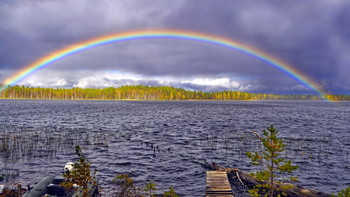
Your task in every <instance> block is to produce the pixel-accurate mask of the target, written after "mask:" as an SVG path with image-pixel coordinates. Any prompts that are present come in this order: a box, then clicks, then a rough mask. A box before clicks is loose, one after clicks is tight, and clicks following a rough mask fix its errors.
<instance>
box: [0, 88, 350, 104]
mask: <svg viewBox="0 0 350 197" xmlns="http://www.w3.org/2000/svg"><path fill="white" fill-rule="evenodd" d="M324 97H325V98H327V99H331V100H335V101H350V95H326V96H324ZM0 98H9V99H65V100H131V99H136V100H241V101H246V100H322V99H324V98H321V97H320V96H318V95H275V94H255V93H247V92H240V91H220V92H202V91H189V90H184V89H181V88H173V87H168V86H158V87H151V86H143V85H137V86H122V87H119V88H114V87H109V88H103V89H91V88H71V89H63V88H40V87H26V86H18V85H16V86H11V87H8V88H6V89H4V90H3V91H2V92H1V93H0Z"/></svg>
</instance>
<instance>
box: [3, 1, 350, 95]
mask: <svg viewBox="0 0 350 197" xmlns="http://www.w3.org/2000/svg"><path fill="white" fill-rule="evenodd" d="M349 8H350V2H349V1H347V0H334V1H295V0H287V1H280V0H271V1H253V0H244V1H243V0H242V1H231V0H224V1H219V2H218V1H211V0H201V1H152V2H150V1H110V0H104V1H83V0H75V1H73V0H64V1H56V0H49V1H44V2H43V1H37V0H29V1H1V3H0V21H1V22H0V23H1V25H0V43H1V46H0V69H1V70H2V71H3V72H4V68H7V69H13V70H15V69H20V68H22V67H24V66H25V65H27V64H29V63H31V62H32V61H34V60H35V59H37V58H39V57H42V56H44V55H46V54H49V53H50V52H52V51H55V50H58V49H60V48H62V47H65V46H68V45H70V44H72V43H76V42H80V41H83V40H86V39H89V38H93V37H97V36H101V35H106V34H110V33H115V32H125V31H128V30H134V29H167V28H170V29H186V30H191V31H199V32H205V33H210V34H215V35H221V36H224V37H227V38H231V39H235V40H238V41H240V42H242V43H246V44H249V45H251V46H254V47H256V48H259V49H261V50H263V51H265V52H267V53H269V54H272V55H273V56H275V57H278V58H280V59H282V60H284V61H286V62H288V63H289V64H291V65H292V66H293V67H295V68H297V69H298V70H300V71H301V72H302V73H304V74H305V75H306V76H309V77H311V78H313V79H314V80H315V81H316V82H318V83H320V84H321V85H322V86H324V87H325V88H326V89H328V90H331V91H334V92H337V91H338V92H348V93H349V86H350V79H349V75H350V69H348V64H349V62H350V59H349V57H348V54H349V53H350V47H349V46H350V38H349V37H348V35H350V30H349V28H348V27H349V25H350V24H349V23H350V22H349V21H350V20H348V19H349V18H350V14H349V13H350V12H349V11H348V10H349ZM50 68H53V69H61V70H66V71H69V70H71V69H75V70H79V69H88V70H92V71H93V70H95V71H100V70H105V69H108V70H111V69H115V70H121V71H125V72H133V73H137V74H140V75H144V76H162V75H166V76H168V75H169V76H175V77H176V76H188V77H190V76H193V75H213V76H220V75H225V77H229V76H231V77H239V76H241V77H252V78H254V80H247V81H245V85H246V86H248V85H250V86H251V87H252V88H251V90H253V89H254V90H256V91H265V90H267V91H269V90H270V91H273V90H275V91H282V92H283V91H285V92H288V91H296V89H297V88H296V87H298V85H300V83H299V82H297V81H295V80H293V79H291V78H288V76H287V75H286V74H284V73H282V72H280V71H277V70H276V69H273V68H272V67H270V66H268V65H266V63H263V62H260V61H258V60H256V59H254V58H252V57H249V56H247V55H245V54H242V53H239V52H234V51H232V50H228V49H224V48H222V47H217V46H210V45H207V44H203V43H196V42H193V41H174V40H171V41H169V40H147V41H130V42H128V43H126V42H125V43H120V44H115V45H110V46H104V47H100V48H96V49H92V50H90V51H86V52H83V53H81V54H78V55H74V56H71V57H68V58H66V59H64V60H61V61H59V62H57V63H56V64H55V65H52V66H50ZM48 69H49V68H48ZM286 78H288V80H286ZM67 80H68V79H67ZM67 80H66V81H67ZM145 83H146V82H145ZM182 85H183V86H184V87H185V86H186V84H182ZM188 86H191V87H192V88H196V87H193V84H190V85H188ZM288 89H289V90H288Z"/></svg>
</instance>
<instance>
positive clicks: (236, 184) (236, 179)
mask: <svg viewBox="0 0 350 197" xmlns="http://www.w3.org/2000/svg"><path fill="white" fill-rule="evenodd" d="M202 166H203V167H204V168H206V169H208V170H222V171H226V172H227V176H228V178H229V181H230V183H231V187H232V188H233V189H235V191H236V192H237V193H248V192H247V190H250V189H253V188H254V186H255V185H259V184H264V182H260V181H258V180H257V179H256V178H254V177H252V176H250V175H249V174H248V173H245V172H242V171H240V170H238V169H230V168H224V167H221V166H219V165H218V164H216V163H210V164H209V163H205V164H204V165H202ZM265 183H266V182H265ZM275 187H276V189H278V188H279V187H280V186H279V185H276V186H275ZM285 193H286V194H287V197H331V195H330V194H327V193H324V192H319V191H315V190H311V189H306V188H304V187H301V186H298V185H293V187H292V188H290V189H288V190H287V191H285ZM276 194H277V193H276ZM281 196H282V195H281Z"/></svg>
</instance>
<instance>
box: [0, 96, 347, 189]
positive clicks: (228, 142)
mask: <svg viewBox="0 0 350 197" xmlns="http://www.w3.org/2000/svg"><path fill="white" fill-rule="evenodd" d="M0 109H1V110H0V147H1V145H2V144H7V145H6V147H7V151H6V150H4V149H3V151H2V152H1V153H0V173H1V171H2V173H5V174H7V178H6V179H7V181H20V182H21V183H22V185H26V184H31V185H33V184H34V183H35V182H37V181H39V180H40V179H42V178H43V177H45V176H46V175H60V174H61V173H62V172H63V167H64V165H65V164H66V163H67V162H69V161H75V160H76V156H75V150H74V146H75V145H80V146H81V147H82V149H83V152H84V153H85V155H86V157H87V158H88V159H89V160H90V161H91V162H92V165H93V167H95V168H97V170H98V172H97V176H98V179H99V182H100V183H101V185H102V187H103V190H104V191H105V192H106V193H108V190H110V189H111V188H112V184H113V183H112V181H111V180H112V179H113V178H114V177H115V175H117V174H121V173H127V174H129V175H130V176H131V177H132V178H134V179H135V180H136V183H137V184H140V185H141V184H145V183H146V182H147V181H152V182H155V183H156V184H157V187H158V190H165V189H168V187H169V186H173V187H174V188H175V191H176V192H177V193H179V194H180V195H182V196H204V193H205V171H206V169H205V168H203V167H202V165H203V164H204V163H206V162H208V163H211V162H216V163H218V164H219V165H221V166H225V167H230V168H238V169H240V170H243V171H246V172H250V171H252V170H254V169H255V167H254V166H252V165H250V163H249V160H248V158H247V157H246V156H245V153H246V152H247V151H253V150H258V149H259V148H260V145H259V142H258V141H257V139H256V137H255V136H254V134H253V133H252V132H251V131H252V130H256V131H258V132H261V131H262V129H265V128H266V127H267V126H269V125H270V124H273V125H274V126H275V127H276V128H277V129H278V130H279V131H280V133H279V134H280V136H281V137H282V138H283V139H284V141H285V142H286V144H287V147H286V151H285V154H284V156H285V157H286V158H290V159H293V161H294V163H296V164H298V165H299V166H300V167H299V169H298V170H297V171H296V172H295V174H296V175H298V176H299V180H300V182H299V183H298V184H299V185H302V186H305V187H308V188H311V189H317V190H320V191H323V192H329V193H335V192H339V191H340V190H341V189H344V188H345V187H346V186H349V185H350V155H349V153H350V124H349V120H350V103H349V102H341V103H335V104H334V103H327V102H321V101H319V102H312V101H251V102H237V101H232V102H231V101H227V102H223V101H220V102H219V101H218V102H216V101H53V100H0ZM3 147H4V146H3ZM0 150H1V148H0ZM0 184H1V182H0Z"/></svg>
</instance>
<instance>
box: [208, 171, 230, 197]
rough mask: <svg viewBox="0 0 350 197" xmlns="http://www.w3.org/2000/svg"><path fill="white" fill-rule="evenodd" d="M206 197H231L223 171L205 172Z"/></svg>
mask: <svg viewBox="0 0 350 197" xmlns="http://www.w3.org/2000/svg"><path fill="white" fill-rule="evenodd" d="M206 182H207V187H206V191H205V196H206V197H214V196H215V197H233V194H232V189H231V185H230V182H229V181H228V178H227V174H226V172H225V171H207V178H206Z"/></svg>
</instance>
